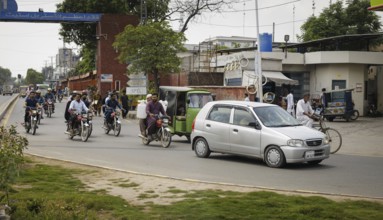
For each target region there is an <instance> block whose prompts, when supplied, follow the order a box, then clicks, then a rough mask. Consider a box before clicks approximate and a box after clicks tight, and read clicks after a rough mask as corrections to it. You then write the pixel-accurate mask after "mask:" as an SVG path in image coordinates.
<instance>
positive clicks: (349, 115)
mask: <svg viewBox="0 0 383 220" xmlns="http://www.w3.org/2000/svg"><path fill="white" fill-rule="evenodd" d="M353 90H354V89H341V90H333V91H328V92H325V93H324V97H325V105H324V112H323V116H324V118H326V119H327V120H329V121H333V120H334V119H335V118H336V117H341V118H344V119H346V121H355V120H356V119H358V117H359V111H358V110H355V109H354V102H353V100H352V91H353Z"/></svg>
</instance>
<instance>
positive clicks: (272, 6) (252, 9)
mask: <svg viewBox="0 0 383 220" xmlns="http://www.w3.org/2000/svg"><path fill="white" fill-rule="evenodd" d="M299 1H300V0H295V1H290V2H285V3H281V4H277V5H270V6H266V7H263V8H258V11H259V10H265V9H269V8H276V7H279V6H283V5H288V4H292V3H294V2H299ZM246 11H255V8H251V9H242V10H231V11H220V12H221V13H236V12H246Z"/></svg>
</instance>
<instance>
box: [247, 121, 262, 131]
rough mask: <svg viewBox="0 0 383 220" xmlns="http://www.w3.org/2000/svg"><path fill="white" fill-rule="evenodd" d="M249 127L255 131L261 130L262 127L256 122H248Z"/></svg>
mask: <svg viewBox="0 0 383 220" xmlns="http://www.w3.org/2000/svg"><path fill="white" fill-rule="evenodd" d="M249 126H250V127H253V128H255V129H257V130H261V128H262V126H261V125H260V124H259V122H258V121H255V122H250V123H249Z"/></svg>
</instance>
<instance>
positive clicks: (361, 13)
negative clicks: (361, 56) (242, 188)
mask: <svg viewBox="0 0 383 220" xmlns="http://www.w3.org/2000/svg"><path fill="white" fill-rule="evenodd" d="M369 4H370V3H369V1H368V0H353V1H352V2H351V3H350V4H349V5H348V7H347V8H343V3H342V1H337V2H335V3H333V4H332V5H330V7H329V8H325V9H324V10H323V12H322V13H321V14H320V15H319V17H314V16H312V17H310V18H308V19H307V21H306V22H305V23H304V24H303V25H302V27H301V30H302V35H301V36H298V38H299V39H300V40H302V41H304V42H306V41H311V40H316V39H321V38H327V37H333V36H338V35H346V34H367V33H375V32H378V31H379V30H380V27H381V23H380V21H379V17H378V16H377V15H376V14H375V12H372V11H368V10H367V8H368V7H369Z"/></svg>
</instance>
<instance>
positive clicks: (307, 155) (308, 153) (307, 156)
mask: <svg viewBox="0 0 383 220" xmlns="http://www.w3.org/2000/svg"><path fill="white" fill-rule="evenodd" d="M314 157H315V151H313V150H312V151H306V158H307V159H310V158H314Z"/></svg>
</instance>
